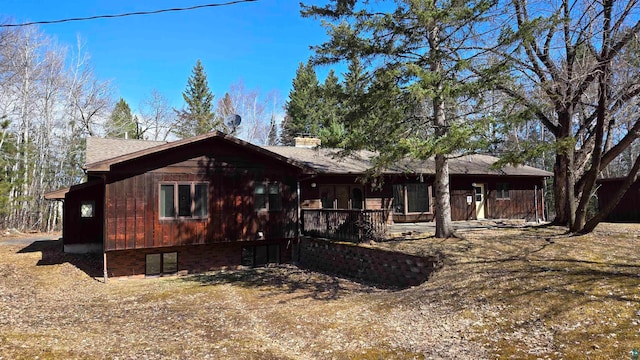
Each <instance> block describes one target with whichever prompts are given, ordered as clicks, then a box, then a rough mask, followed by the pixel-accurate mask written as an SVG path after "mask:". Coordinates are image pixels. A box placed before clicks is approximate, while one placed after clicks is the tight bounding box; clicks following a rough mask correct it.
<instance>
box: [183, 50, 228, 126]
mask: <svg viewBox="0 0 640 360" xmlns="http://www.w3.org/2000/svg"><path fill="white" fill-rule="evenodd" d="M182 98H183V99H184V101H185V103H186V108H184V109H182V110H176V113H177V115H178V119H179V123H178V125H177V126H176V131H175V133H176V135H177V136H178V137H180V138H187V137H190V136H195V135H200V134H205V133H207V132H209V131H211V130H215V129H222V126H223V124H222V120H221V119H217V118H216V117H215V114H214V112H213V94H212V93H211V90H210V89H209V84H208V82H207V74H206V73H205V71H204V67H203V66H202V63H201V62H200V60H198V61H197V62H196V65H195V66H194V67H193V71H192V73H191V76H189V79H188V80H187V88H186V90H185V91H184V92H183V93H182Z"/></svg>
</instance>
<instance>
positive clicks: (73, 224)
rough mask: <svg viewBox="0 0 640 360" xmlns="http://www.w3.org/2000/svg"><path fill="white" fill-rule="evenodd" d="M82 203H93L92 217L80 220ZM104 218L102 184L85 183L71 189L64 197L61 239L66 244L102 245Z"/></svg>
mask: <svg viewBox="0 0 640 360" xmlns="http://www.w3.org/2000/svg"><path fill="white" fill-rule="evenodd" d="M83 201H93V202H94V204H95V206H94V211H95V213H94V217H93V218H82V217H81V216H80V206H81V204H82V202H83ZM103 216H104V188H103V186H102V182H100V181H98V182H95V183H85V184H81V185H77V186H73V187H71V189H69V192H68V193H67V194H66V196H65V201H64V216H63V218H62V221H63V227H62V238H63V242H64V244H65V245H67V244H86V243H102V237H103V222H102V219H103Z"/></svg>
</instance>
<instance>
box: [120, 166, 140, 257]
mask: <svg viewBox="0 0 640 360" xmlns="http://www.w3.org/2000/svg"><path fill="white" fill-rule="evenodd" d="M136 178H137V177H134V178H130V179H127V180H126V181H123V184H124V200H125V213H124V214H120V215H119V216H122V217H124V222H125V224H126V225H125V239H126V240H125V241H126V244H127V245H126V248H127V249H133V248H135V246H136V197H135V193H134V188H135V185H136Z"/></svg>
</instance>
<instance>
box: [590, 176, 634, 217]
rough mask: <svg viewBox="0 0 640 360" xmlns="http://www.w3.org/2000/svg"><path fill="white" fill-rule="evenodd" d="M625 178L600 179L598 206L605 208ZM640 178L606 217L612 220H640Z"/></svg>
mask: <svg viewBox="0 0 640 360" xmlns="http://www.w3.org/2000/svg"><path fill="white" fill-rule="evenodd" d="M623 182H624V178H610V179H599V180H598V190H597V195H598V206H599V208H600V209H602V208H604V207H605V206H606V205H607V204H609V203H610V202H611V200H612V199H613V197H614V196H615V194H616V192H617V191H618V189H620V187H621V185H622V183H623ZM639 204H640V179H639V180H636V182H634V183H633V184H632V185H631V187H630V188H629V190H627V192H626V194H625V195H624V196H623V197H622V199H621V200H620V202H619V203H618V205H616V207H615V208H614V209H613V211H612V212H611V213H609V215H608V216H607V218H606V221H611V222H640V205H639Z"/></svg>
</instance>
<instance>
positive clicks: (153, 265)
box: [145, 252, 178, 276]
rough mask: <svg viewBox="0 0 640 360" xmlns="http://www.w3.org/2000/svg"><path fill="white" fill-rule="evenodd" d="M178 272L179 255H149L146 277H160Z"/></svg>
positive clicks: (170, 253) (171, 253)
mask: <svg viewBox="0 0 640 360" xmlns="http://www.w3.org/2000/svg"><path fill="white" fill-rule="evenodd" d="M176 272H178V253H177V252H168V253H160V254H147V257H146V263H145V275H147V276H160V275H168V274H175V273H176Z"/></svg>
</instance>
